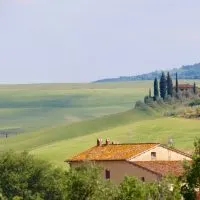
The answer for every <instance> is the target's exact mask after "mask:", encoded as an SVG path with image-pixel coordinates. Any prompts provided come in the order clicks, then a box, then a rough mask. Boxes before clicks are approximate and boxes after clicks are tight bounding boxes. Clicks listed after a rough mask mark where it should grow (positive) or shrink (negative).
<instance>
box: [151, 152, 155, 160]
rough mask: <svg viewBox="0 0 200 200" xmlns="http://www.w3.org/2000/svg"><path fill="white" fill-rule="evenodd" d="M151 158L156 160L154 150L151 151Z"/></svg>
mask: <svg viewBox="0 0 200 200" xmlns="http://www.w3.org/2000/svg"><path fill="white" fill-rule="evenodd" d="M151 160H156V152H151Z"/></svg>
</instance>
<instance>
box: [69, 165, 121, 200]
mask: <svg viewBox="0 0 200 200" xmlns="http://www.w3.org/2000/svg"><path fill="white" fill-rule="evenodd" d="M101 175H102V174H101V168H99V167H97V166H95V165H93V164H91V163H84V164H83V165H81V166H79V167H77V168H74V169H73V168H71V169H70V171H69V172H68V176H67V177H68V178H67V191H68V198H67V199H70V200H77V199H78V200H86V199H88V200H89V199H91V200H96V199H98V200H104V199H108V200H113V199H114V196H115V195H116V194H117V192H115V187H114V186H112V184H111V183H110V182H108V181H105V180H103V179H102V176H101Z"/></svg>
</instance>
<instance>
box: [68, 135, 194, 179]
mask: <svg viewBox="0 0 200 200" xmlns="http://www.w3.org/2000/svg"><path fill="white" fill-rule="evenodd" d="M184 160H191V156H190V155H189V154H187V153H184V152H182V151H180V150H177V149H175V148H170V147H167V146H166V145H162V144H159V143H131V144H115V143H111V142H110V141H109V140H108V139H107V140H106V142H105V143H104V144H103V143H102V140H101V139H98V140H97V144H96V146H94V147H92V148H90V149H88V150H86V151H84V152H82V153H80V154H78V155H76V156H74V157H72V158H71V159H69V160H66V162H68V163H69V164H70V166H71V167H77V166H79V165H81V164H82V163H83V162H85V161H92V162H94V163H95V164H97V165H99V166H101V167H102V168H103V174H102V175H103V176H104V177H105V179H110V180H112V181H113V182H115V183H120V182H121V181H122V180H123V179H124V176H135V177H137V178H139V179H141V180H142V181H147V182H150V181H155V180H160V179H161V178H162V177H163V176H165V175H167V174H172V175H175V176H181V175H182V174H183V172H184V169H183V161H184Z"/></svg>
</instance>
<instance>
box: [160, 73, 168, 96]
mask: <svg viewBox="0 0 200 200" xmlns="http://www.w3.org/2000/svg"><path fill="white" fill-rule="evenodd" d="M166 92H167V81H166V77H165V73H164V72H162V75H161V77H160V96H161V97H162V98H163V99H165V97H166Z"/></svg>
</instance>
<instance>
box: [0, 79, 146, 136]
mask: <svg viewBox="0 0 200 200" xmlns="http://www.w3.org/2000/svg"><path fill="white" fill-rule="evenodd" d="M148 85H149V83H148V82H145V83H142V82H136V83H120V84H112V83H109V84H86V83H85V84H84V83H83V84H33V85H0V130H3V129H10V128H12V129H18V130H19V129H20V130H22V132H25V133H26V132H33V131H37V130H39V129H43V128H47V127H55V126H58V125H62V124H69V123H72V122H77V121H81V120H86V119H93V118H95V117H100V116H103V115H108V114H113V113H117V112H123V111H125V110H128V109H130V108H132V107H133V106H134V103H135V101H137V100H139V99H141V98H143V96H144V95H145V94H146V91H147V88H148ZM0 137H1V134H0Z"/></svg>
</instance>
